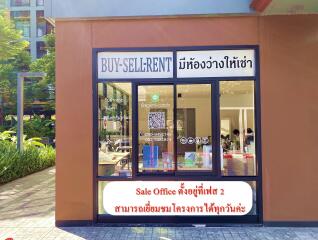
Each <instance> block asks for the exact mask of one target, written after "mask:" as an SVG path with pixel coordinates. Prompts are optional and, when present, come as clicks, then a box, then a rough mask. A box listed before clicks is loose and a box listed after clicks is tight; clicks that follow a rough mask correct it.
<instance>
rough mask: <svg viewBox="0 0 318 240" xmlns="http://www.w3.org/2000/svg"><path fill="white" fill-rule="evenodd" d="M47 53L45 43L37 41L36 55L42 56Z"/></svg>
mask: <svg viewBox="0 0 318 240" xmlns="http://www.w3.org/2000/svg"><path fill="white" fill-rule="evenodd" d="M45 54H46V49H45V43H44V42H36V57H37V58H41V57H43V56H44V55H45Z"/></svg>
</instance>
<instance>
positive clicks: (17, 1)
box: [10, 0, 30, 7]
mask: <svg viewBox="0 0 318 240" xmlns="http://www.w3.org/2000/svg"><path fill="white" fill-rule="evenodd" d="M10 5H11V7H21V6H30V0H11V2H10Z"/></svg>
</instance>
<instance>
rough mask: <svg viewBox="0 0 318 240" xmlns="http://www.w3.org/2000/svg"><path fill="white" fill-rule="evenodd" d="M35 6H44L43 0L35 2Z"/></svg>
mask: <svg viewBox="0 0 318 240" xmlns="http://www.w3.org/2000/svg"><path fill="white" fill-rule="evenodd" d="M36 6H44V0H36Z"/></svg>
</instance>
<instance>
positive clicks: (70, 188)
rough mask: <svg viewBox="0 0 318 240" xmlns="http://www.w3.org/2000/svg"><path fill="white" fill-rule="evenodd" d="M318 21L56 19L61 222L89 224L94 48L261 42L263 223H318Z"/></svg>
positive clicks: (312, 18) (58, 217) (58, 212)
mask: <svg viewBox="0 0 318 240" xmlns="http://www.w3.org/2000/svg"><path fill="white" fill-rule="evenodd" d="M317 22H318V16H284V17H214V18H212V17H196V18H194V17H192V18H183V17H182V18H181V17H180V18H152V19H129V20H128V19H126V20H125V19H122V20H119V19H117V20H114V19H113V20H91V21H87V20H86V21H85V20H77V21H75V20H74V21H62V20H57V21H56V24H57V28H56V29H57V68H56V71H57V174H56V181H57V187H56V188H57V191H56V220H58V221H62V220H91V219H92V218H93V182H92V180H93V176H92V175H93V174H92V173H93V168H92V166H93V160H92V66H91V65H92V57H91V55H92V54H91V50H92V48H97V47H105V48H106V47H160V46H199V45H246V44H257V45H260V52H261V88H262V89H261V98H262V99H261V102H262V106H261V110H262V112H261V113H262V134H263V138H262V141H263V144H262V149H263V175H264V176H263V182H264V183H263V192H264V203H263V205H264V220H265V221H302V220H307V221H313V220H316V221H317V220H318V209H317V207H315V203H316V202H318V191H317V190H316V189H315V187H316V188H318V177H317V176H318V174H317V171H318V160H317V157H316V158H315V156H318V148H317V147H316V146H315V145H316V144H315V142H316V141H317V137H316V135H317V133H318V131H317V130H316V129H315V125H316V124H317V122H318V104H317V100H318V83H317V76H318V67H317V66H318V61H317V59H315V52H317V50H318V30H317V29H318V26H317V25H318V24H317Z"/></svg>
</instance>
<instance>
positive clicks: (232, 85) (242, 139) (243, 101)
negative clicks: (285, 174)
mask: <svg viewBox="0 0 318 240" xmlns="http://www.w3.org/2000/svg"><path fill="white" fill-rule="evenodd" d="M220 121H221V122H220V126H221V144H222V152H221V160H222V162H221V168H222V173H223V175H225V176H255V175H256V159H255V117H254V81H221V82H220Z"/></svg>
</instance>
